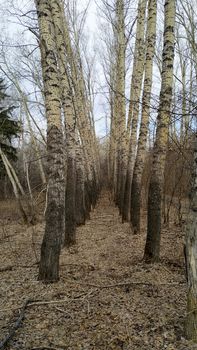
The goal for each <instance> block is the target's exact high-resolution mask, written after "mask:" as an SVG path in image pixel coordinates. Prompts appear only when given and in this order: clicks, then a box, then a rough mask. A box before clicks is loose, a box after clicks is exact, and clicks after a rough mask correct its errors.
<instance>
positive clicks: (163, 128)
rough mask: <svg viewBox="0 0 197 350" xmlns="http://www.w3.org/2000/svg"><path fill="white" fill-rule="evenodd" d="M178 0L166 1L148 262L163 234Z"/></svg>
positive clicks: (153, 257)
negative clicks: (162, 217) (162, 218)
mask: <svg viewBox="0 0 197 350" xmlns="http://www.w3.org/2000/svg"><path fill="white" fill-rule="evenodd" d="M174 26H175V0H166V1H165V23H164V47H163V56H162V85H161V92H160V105H159V112H158V117H157V130H156V140H155V144H154V149H153V163H152V169H151V177H150V184H149V189H148V227H147V238H146V246H145V252H144V258H145V260H146V261H147V262H156V261H158V260H159V253H160V238H161V203H162V190H163V183H164V168H165V159H166V152H167V144H168V134H169V121H170V114H171V102H172V88H173V64H174V46H175V34H174Z"/></svg>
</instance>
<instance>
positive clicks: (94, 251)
mask: <svg viewBox="0 0 197 350" xmlns="http://www.w3.org/2000/svg"><path fill="white" fill-rule="evenodd" d="M1 221H2V222H3V220H1ZM144 226H145V225H144ZM43 230H44V225H43V224H39V225H37V226H35V227H34V228H32V227H25V226H24V225H21V224H20V223H17V222H16V221H13V220H12V221H11V222H7V221H6V224H5V225H3V226H1V231H0V255H1V267H6V266H8V267H9V266H12V269H11V270H7V271H2V272H0V282H1V283H0V297H1V298H0V329H1V332H0V334H1V337H0V339H3V338H4V336H5V335H6V334H7V332H8V331H9V327H10V326H11V325H12V324H13V323H14V322H15V320H16V319H17V317H18V308H20V307H21V306H22V305H23V304H24V302H25V300H27V299H32V300H37V301H38V300H39V301H40V303H38V304H34V305H30V306H29V307H28V308H27V310H26V313H25V319H24V321H23V324H22V327H21V328H19V329H18V331H17V332H16V335H15V337H14V338H13V340H12V341H10V343H9V346H8V349H10V350H11V349H20V350H23V349H32V350H33V349H59V350H61V349H62V350H63V349H69V350H78V349H80V350H82V349H83V350H93V349H94V350H97V349H98V350H105V349H106V350H112V349H116V350H118V349H123V350H145V349H146V350H160V349H167V350H175V349H177V350H190V349H193V350H194V349H195V348H194V347H192V345H191V344H189V343H188V342H187V341H186V340H185V339H184V318H185V310H186V285H185V276H184V263H183V255H182V243H183V234H182V233H181V232H180V229H179V228H178V227H173V229H170V230H167V229H164V230H163V235H162V247H161V263H160V264H157V265H146V264H144V263H143V261H142V257H143V249H144V243H145V227H144V230H143V231H144V234H142V235H141V236H133V235H132V233H131V231H130V227H129V225H128V224H121V220H120V217H119V215H118V211H117V209H116V208H115V207H114V206H113V205H111V204H110V202H109V198H108V194H106V193H105V194H103V195H102V197H101V199H100V201H99V203H98V205H97V207H96V209H95V210H94V211H93V212H92V214H91V220H90V221H88V222H87V224H86V225H85V226H82V227H80V228H78V235H77V236H78V242H77V245H76V246H75V247H73V248H71V249H70V250H69V251H67V250H64V251H63V252H62V255H61V279H60V281H59V282H58V283H56V284H52V285H44V284H42V283H40V282H38V281H37V274H38V271H37V270H38V266H37V265H36V262H37V260H39V251H40V243H41V239H42V235H43ZM130 282H131V283H130ZM135 282H136V283H135ZM51 301H55V303H51ZM43 302H47V303H43ZM48 302H50V303H48Z"/></svg>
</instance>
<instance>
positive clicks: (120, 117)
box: [102, 0, 197, 338]
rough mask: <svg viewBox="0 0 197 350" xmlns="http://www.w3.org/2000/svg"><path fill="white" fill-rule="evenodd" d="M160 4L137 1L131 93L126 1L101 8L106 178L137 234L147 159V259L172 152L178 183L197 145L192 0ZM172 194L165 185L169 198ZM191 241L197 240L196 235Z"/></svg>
mask: <svg viewBox="0 0 197 350" xmlns="http://www.w3.org/2000/svg"><path fill="white" fill-rule="evenodd" d="M163 5H164V7H163V11H162V8H160V6H159V4H158V2H157V1H155V0H149V1H148V0H139V1H138V9H137V17H136V18H135V19H134V22H133V26H134V25H135V26H136V34H135V44H134V54H133V70H132V74H131V85H130V93H129V97H127V95H128V92H127V89H126V86H127V84H126V83H127V70H126V68H127V67H126V64H127V56H126V53H127V51H128V43H129V38H128V35H127V25H126V18H127V12H128V2H126V1H124V0H117V1H115V2H114V4H113V6H112V4H111V3H110V4H109V3H108V2H105V1H103V9H102V10H103V13H105V16H106V18H107V19H108V22H109V19H110V23H109V26H110V27H111V32H112V34H113V39H112V40H111V42H107V43H106V46H107V50H106V55H108V58H109V62H110V64H109V66H108V71H107V74H108V75H107V76H108V80H107V83H108V88H109V96H110V98H109V110H110V114H111V130H110V136H109V158H108V162H109V181H110V185H111V188H112V190H113V193H114V199H115V202H116V204H117V205H118V207H119V212H120V215H121V216H122V220H123V222H124V221H130V223H131V226H132V230H133V233H134V234H137V233H139V232H140V219H141V209H142V188H143V187H144V184H143V174H144V171H145V170H146V167H147V159H149V179H148V187H147V190H146V192H147V200H145V202H147V212H148V213H147V236H146V244H145V250H144V260H145V261H146V262H148V263H150V262H151V263H155V262H158V261H159V257H160V240H161V227H162V211H163V194H164V184H165V183H166V182H167V180H166V171H169V169H168V170H167V163H166V159H167V156H168V157H169V150H170V148H171V150H172V151H173V153H174V154H176V153H177V154H180V153H181V159H182V166H180V168H179V171H180V174H181V176H180V178H179V182H180V184H181V179H182V177H183V174H186V173H187V177H188V180H189V177H190V175H189V173H190V174H191V163H190V162H189V159H190V154H191V153H192V150H193V146H192V144H193V139H194V138H195V134H194V127H195V123H196V114H195V100H196V96H195V93H194V90H193V87H194V79H195V82H196V64H197V61H196V60H195V58H194V52H196V44H195V38H194V34H193V33H194V32H195V30H196V29H195V28H196V27H195V19H194V16H193V14H192V4H191V3H189V2H185V1H180V2H179V5H177V3H176V1H175V0H171V1H169V0H166V1H165V2H164V4H163ZM176 13H177V15H176ZM163 14H164V27H163V28H159V25H158V21H157V19H158V17H159V16H163ZM176 16H177V17H176ZM176 20H177V22H178V24H176ZM135 22H136V24H135ZM132 28H133V27H132ZM158 29H160V30H162V32H163V38H160V40H161V41H162V42H163V50H162V52H161V49H160V47H159V48H157V40H156V38H157V33H158ZM175 43H177V45H176V46H175ZM183 49H185V51H186V53H185V52H183ZM188 57H189V58H188ZM187 62H188V64H187ZM175 63H178V64H179V65H178V67H180V68H179V69H178V70H175ZM105 68H106V67H105ZM156 72H157V74H158V76H159V78H160V83H159V84H157V82H156V80H155V78H153V77H154V74H155V73H156ZM179 77H180V78H179ZM154 84H157V88H156V89H157V90H158V89H160V94H159V95H158V94H157V95H156V94H155V90H156V89H155V87H154ZM156 97H157V100H156ZM127 102H128V103H127ZM152 118H154V123H153V122H152ZM185 157H186V158H187V161H185V159H184V158H185ZM178 158H179V157H178ZM168 159H169V158H168ZM195 166H196V165H195ZM186 168H190V170H189V171H188V169H187V172H186ZM167 176H169V174H168V175H167ZM176 177H177V174H175V178H176ZM171 180H172V178H171ZM180 184H179V183H178V184H177V179H176V181H175V185H174V187H173V189H172V193H173V194H172V196H173V195H175V196H176V195H177V193H178V191H177V187H178V186H180ZM187 185H188V183H187ZM187 190H188V187H186V188H184V189H183V192H184V191H185V193H184V195H186V196H187V195H188V192H187ZM168 195H169V191H168V190H167V193H166V196H165V197H167V196H168ZM192 210H193V209H192ZM192 213H193V212H192ZM192 215H193V214H192ZM168 220H169V218H168ZM194 224H195V220H194V221H193V225H194ZM191 235H192V237H193V239H194V236H196V233H195V232H194V226H193V228H192V234H191ZM188 240H189V241H190V246H189V248H188V257H189V258H188V259H190V262H189V266H188V269H189V271H190V275H189V279H190V282H189V284H190V293H189V294H190V296H189V302H188V305H189V306H188V320H189V319H190V321H189V322H188V324H189V326H188V328H189V329H190V330H189V331H188V332H189V334H190V337H193V338H196V326H195V322H196V316H195V315H196V311H195V309H196V297H197V294H196V287H194V286H196V277H195V273H194V269H193V267H192V266H193V265H195V266H196V251H195V252H193V258H194V256H195V258H194V260H193V262H192V258H191V250H192V249H194V250H196V248H194V246H193V248H191V240H192V239H191V237H190V238H188ZM188 240H187V242H189V241H188ZM192 242H193V241H192ZM193 244H196V239H195V243H192V245H193ZM189 251H190V253H189ZM191 294H192V297H191ZM191 300H192V301H191ZM191 315H192V316H191ZM190 317H191V318H192V320H191V318H190Z"/></svg>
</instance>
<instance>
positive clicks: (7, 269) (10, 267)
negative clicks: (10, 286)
mask: <svg viewBox="0 0 197 350" xmlns="http://www.w3.org/2000/svg"><path fill="white" fill-rule="evenodd" d="M13 267H14V266H12V265H9V266H5V267H1V268H0V272H5V271H12V269H13Z"/></svg>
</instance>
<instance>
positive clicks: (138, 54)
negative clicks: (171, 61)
mask: <svg viewBox="0 0 197 350" xmlns="http://www.w3.org/2000/svg"><path fill="white" fill-rule="evenodd" d="M146 5H147V0H139V4H138V20H137V29H136V41H135V52H134V62H133V73H132V79H131V91H130V103H129V112H128V122H127V134H126V142H127V148H128V150H127V152H128V161H127V172H126V181H125V187H124V188H123V192H122V196H124V197H123V198H122V200H123V204H122V220H123V222H124V221H129V212H130V198H131V183H132V177H133V167H134V161H135V155H136V148H137V128H138V118H139V103H140V95H141V89H142V80H143V73H144V57H145V54H144V53H145V42H144V39H145V38H144V33H145V14H146Z"/></svg>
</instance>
